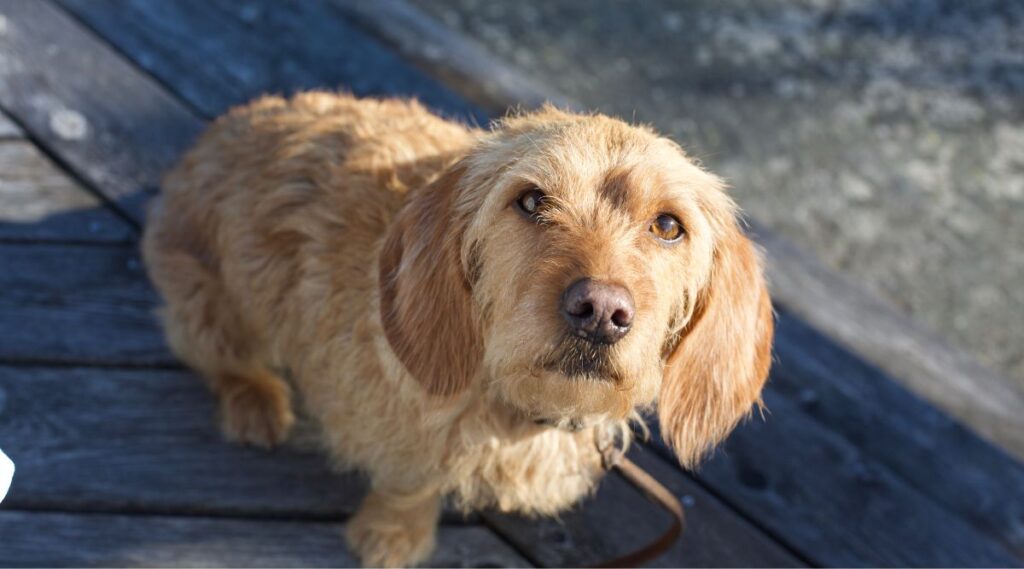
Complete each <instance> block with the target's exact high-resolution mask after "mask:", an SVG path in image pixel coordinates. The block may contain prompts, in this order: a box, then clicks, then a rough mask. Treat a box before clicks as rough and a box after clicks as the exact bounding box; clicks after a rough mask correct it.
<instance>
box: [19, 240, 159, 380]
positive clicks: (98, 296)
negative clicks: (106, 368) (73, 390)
mask: <svg viewBox="0 0 1024 569" xmlns="http://www.w3.org/2000/svg"><path fill="white" fill-rule="evenodd" d="M156 305H157V296H156V293H155V292H154V291H153V289H152V288H151V287H150V286H149V284H148V282H147V281H146V279H145V274H144V268H143V266H142V261H141V259H140V257H139V252H138V251H137V249H136V247H135V246H129V245H109V246H102V247H97V246H88V245H50V244H31V245H25V244H0V362H9V363H10V362H16V363H65V364H97V365H158V366H176V365H178V363H177V361H176V360H175V358H174V357H173V356H172V355H171V354H170V352H169V351H168V349H167V347H166V345H165V343H164V339H163V333H162V331H161V330H160V328H159V326H158V322H157V319H156V315H155V314H154V309H155V307H156Z"/></svg>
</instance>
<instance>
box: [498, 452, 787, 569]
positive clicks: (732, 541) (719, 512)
mask: <svg viewBox="0 0 1024 569" xmlns="http://www.w3.org/2000/svg"><path fill="white" fill-rule="evenodd" d="M630 457H631V458H632V459H633V460H634V461H635V462H636V463H637V464H638V465H639V466H640V467H641V468H643V469H645V470H647V472H648V473H650V474H651V475H653V476H654V477H656V478H657V479H658V480H659V481H660V482H661V483H662V484H664V485H665V487H666V488H668V489H669V490H670V491H672V492H673V493H674V494H675V495H676V497H677V498H679V500H680V502H681V503H682V504H683V505H684V508H685V510H686V521H687V529H686V531H685V532H684V533H683V536H682V538H681V539H679V540H678V541H676V542H675V544H673V546H672V547H671V548H669V550H668V551H666V552H665V553H664V554H662V555H661V556H660V557H658V558H657V559H655V560H653V561H652V562H651V563H650V564H649V566H651V567H795V566H802V563H801V561H800V560H799V559H797V558H796V557H794V556H793V555H792V554H791V553H789V552H787V551H786V550H784V549H783V548H782V547H780V546H779V545H778V544H777V543H775V542H773V541H772V540H771V539H769V538H767V537H765V535H764V534H763V533H762V532H761V531H760V530H758V529H757V528H754V527H752V526H751V525H750V524H749V523H747V522H745V521H743V520H742V519H740V518H739V517H737V516H736V513H735V512H733V511H732V510H731V509H729V508H728V507H726V506H724V505H722V503H721V502H719V501H718V500H717V499H716V498H714V497H713V496H712V495H711V494H709V493H708V492H707V491H706V490H704V489H703V488H702V487H700V486H699V485H698V484H696V483H695V482H694V481H693V480H691V479H690V478H689V477H687V476H685V475H684V474H683V473H682V472H680V470H679V469H678V468H677V467H675V466H673V465H670V464H669V463H667V462H665V460H664V459H662V458H661V457H659V456H657V455H656V454H655V453H654V452H653V451H650V450H648V449H644V448H642V447H634V449H632V450H631V451H630ZM645 500H646V499H645V498H644V497H643V495H641V494H640V492H639V491H637V490H636V489H635V488H633V486H632V485H630V484H629V483H628V482H626V481H625V480H624V479H623V478H622V477H621V476H619V475H618V474H611V475H609V476H608V477H607V478H605V480H604V481H603V482H602V483H601V486H600V487H599V488H598V491H597V494H596V495H595V496H593V497H592V498H589V499H587V500H586V501H584V502H582V503H581V504H579V505H578V506H577V507H575V508H573V509H572V510H571V511H569V512H566V513H563V514H561V515H560V516H559V517H558V518H557V519H553V518H541V519H536V520H533V521H532V522H530V523H523V520H522V519H520V518H517V517H514V516H509V515H504V514H499V513H494V512H487V513H484V514H483V516H482V517H483V518H484V520H485V521H486V522H487V523H488V525H490V526H491V527H492V528H494V529H496V530H497V531H498V532H499V533H500V534H501V535H503V536H504V537H505V539H506V540H508V541H509V542H510V543H512V544H513V545H515V546H516V548H517V549H519V550H520V551H523V552H524V553H525V554H526V555H528V556H530V558H531V560H532V561H533V562H535V563H537V564H539V565H542V566H544V567H579V566H590V565H596V564H598V563H601V562H602V561H607V560H609V559H614V558H616V557H619V556H622V555H625V554H627V553H630V552H632V551H636V550H637V549H639V548H640V547H642V546H644V545H646V544H648V543H650V542H652V541H654V540H655V539H657V538H658V537H659V536H660V535H662V533H664V532H665V530H666V529H667V528H668V527H669V525H670V522H671V516H670V515H669V514H668V513H667V512H665V511H664V510H662V509H660V508H658V507H651V506H647V504H645V503H644V502H645ZM638 505H641V506H647V507H638Z"/></svg>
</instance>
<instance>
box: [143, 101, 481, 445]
mask: <svg viewBox="0 0 1024 569" xmlns="http://www.w3.org/2000/svg"><path fill="white" fill-rule="evenodd" d="M473 136H474V134H473V132H472V131H469V130H468V129H465V128H463V127H461V126H459V125H457V124H454V123H450V122H446V121H444V120H442V119H440V118H438V117H436V116H435V115H432V114H430V113H429V112H427V111H426V110H425V109H424V108H423V107H421V106H420V105H419V104H417V103H415V102H409V101H404V100H402V101H399V100H384V101H380V100H357V99H355V98H353V97H351V96H347V95H336V94H329V93H306V94H302V95H298V96H296V97H295V98H293V99H290V100H284V99H281V98H277V97H267V98H263V99H260V100H258V101H256V102H254V103H252V104H249V105H247V106H244V107H240V108H237V109H235V110H233V111H232V112H230V113H229V114H227V115H225V116H224V117H222V118H220V119H219V120H217V121H216V122H215V123H214V124H213V125H212V126H211V127H210V128H209V129H208V130H207V132H206V133H205V134H204V135H203V136H202V137H201V139H200V140H199V142H198V143H197V144H196V146H195V148H194V149H193V150H191V151H190V152H189V153H188V154H187V155H186V156H185V158H184V159H183V160H182V162H181V163H180V164H179V165H178V166H177V167H176V168H175V169H174V170H173V171H171V172H170V173H169V174H168V175H167V177H166V179H165V181H164V187H163V193H162V196H161V198H160V199H159V200H158V201H157V202H156V203H154V205H153V207H152V209H151V210H150V215H149V219H148V223H147V227H146V233H145V237H144V243H143V249H144V255H145V259H146V264H147V266H148V269H149V274H150V277H151V278H152V280H153V282H154V284H155V285H156V287H157V289H158V290H159V291H160V293H161V295H162V296H163V298H164V300H165V303H166V308H165V310H164V324H165V328H166V333H167V337H168V341H169V343H170V345H171V347H172V349H173V350H174V352H175V353H176V354H177V355H178V356H179V357H181V358H182V359H183V360H184V361H185V362H187V363H188V364H189V365H190V366H192V367H193V368H195V369H196V370H198V371H199V372H200V373H201V374H202V375H203V376H205V377H206V379H207V380H209V381H210V383H211V385H212V387H213V388H214V390H215V391H217V392H218V393H219V394H220V395H221V397H220V399H221V402H222V404H221V415H222V425H223V428H224V430H225V432H226V434H227V435H228V436H229V437H231V438H234V439H238V440H241V441H243V442H248V443H254V444H259V445H272V444H275V443H277V442H280V441H281V440H282V439H283V438H284V436H285V435H286V433H287V430H288V427H289V426H290V424H291V422H292V415H291V410H290V402H289V396H288V388H287V387H286V385H285V384H284V383H283V382H282V381H281V380H280V379H279V378H277V377H276V376H275V375H274V373H273V372H272V371H271V370H272V369H274V368H279V367H285V366H287V365H289V362H288V361H287V360H288V359H289V358H290V357H291V356H290V355H289V354H292V355H294V352H295V351H297V350H299V349H308V348H310V347H311V346H310V345H309V344H311V343H313V339H312V336H314V335H315V334H316V330H315V328H316V327H317V326H318V325H326V326H331V327H336V328H337V329H335V330H332V332H331V333H332V334H334V335H336V336H337V335H345V334H346V333H347V332H349V330H346V329H345V328H346V326H349V325H351V324H352V323H353V322H355V321H357V320H358V319H359V318H358V314H354V313H351V312H348V313H333V314H332V313H330V312H331V311H332V310H333V311H335V312H337V311H353V310H362V311H365V310H366V309H367V306H366V303H365V299H366V298H369V296H370V295H369V294H368V292H369V290H370V289H371V288H372V287H373V286H374V277H373V274H372V267H373V266H374V264H375V255H376V251H377V248H378V243H379V241H380V240H381V238H382V236H383V235H384V233H385V231H386V229H387V227H388V224H389V222H390V220H391V218H392V216H393V214H394V213H395V212H396V211H397V210H398V208H399V207H400V206H401V203H402V201H403V198H404V194H405V192H406V190H407V189H408V188H410V187H416V186H418V185H421V184H423V183H425V182H427V181H429V180H430V179H431V178H432V177H434V176H436V175H437V174H438V173H439V172H440V171H441V170H442V169H443V168H444V167H445V166H446V165H447V164H448V163H449V162H450V161H451V160H452V158H453V157H455V155H456V154H460V153H462V152H464V149H465V147H466V146H467V145H468V144H470V143H471V140H472V138H473ZM337 295H341V296H344V297H347V298H348V299H349V302H346V301H345V299H344V298H337ZM328 296H334V298H327V297H328ZM318 310H319V311H324V312H326V314H324V313H323V312H321V313H317V312H316V311H318ZM314 316H315V317H316V318H313V317H314ZM318 322H319V323H318ZM232 402H236V403H237V404H233V403H232Z"/></svg>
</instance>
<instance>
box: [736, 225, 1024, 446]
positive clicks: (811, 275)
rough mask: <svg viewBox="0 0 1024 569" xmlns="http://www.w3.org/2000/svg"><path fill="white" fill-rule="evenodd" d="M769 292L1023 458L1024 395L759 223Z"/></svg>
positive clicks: (812, 322)
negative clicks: (769, 283)
mask: <svg viewBox="0 0 1024 569" xmlns="http://www.w3.org/2000/svg"><path fill="white" fill-rule="evenodd" d="M754 232H755V234H756V236H757V239H758V241H759V242H760V243H761V245H762V246H764V247H765V250H766V252H767V256H768V264H767V266H768V277H769V280H770V281H771V283H772V286H771V288H772V294H773V296H774V298H775V299H776V301H777V302H779V303H780V304H782V305H784V306H785V307H786V308H787V309H789V310H790V311H791V312H792V313H793V314H794V315H795V316H798V317H799V318H801V319H802V320H804V321H806V322H807V323H808V324H810V325H811V326H814V327H815V328H817V329H818V330H820V331H822V332H823V333H825V334H827V335H828V336H829V337H830V338H832V339H833V341H836V342H839V343H841V344H843V345H845V346H848V347H849V349H851V350H852V351H853V352H855V353H856V354H857V355H858V356H859V357H861V358H863V359H865V360H867V361H869V362H871V363H873V364H874V365H876V366H878V367H879V368H881V369H882V370H884V371H885V372H886V373H887V374H888V375H889V377H891V378H892V379H894V380H896V381H898V382H900V383H902V384H903V385H905V386H906V387H907V388H909V389H910V390H912V391H914V392H915V393H917V394H918V395H920V396H921V397H923V398H925V399H926V400H928V401H930V402H931V403H932V404H934V405H937V406H939V407H940V408H942V409H944V410H945V411H946V412H948V413H949V414H951V415H953V416H954V417H956V418H957V419H959V420H960V421H963V422H964V423H965V424H967V425H969V426H970V427H971V428H972V429H973V430H975V431H976V432H977V433H979V434H981V435H982V436H984V437H986V438H987V439H989V440H990V441H992V442H994V443H996V444H998V445H1000V446H1002V447H1003V448H1005V449H1006V450H1008V451H1009V452H1011V453H1013V454H1015V455H1016V456H1017V457H1018V458H1021V459H1024V393H1022V392H1021V391H1020V390H1019V389H1017V388H1015V387H1014V386H1013V383H1012V382H1011V381H1010V380H1008V379H1007V378H1004V377H1000V376H999V375H998V374H996V373H995V372H992V371H991V370H989V369H986V368H985V367H983V366H982V365H980V364H979V363H978V362H977V361H976V360H974V359H973V358H972V357H971V356H969V355H968V354H966V353H965V352H963V351H962V350H960V349H958V348H955V347H953V346H950V345H949V344H947V343H945V342H943V341H941V340H938V339H937V338H936V337H935V336H934V335H933V334H931V333H930V332H928V331H926V330H924V329H922V328H921V327H920V326H918V325H917V324H916V323H914V322H913V321H911V320H910V318H908V317H906V316H904V315H902V314H900V313H899V312H897V311H896V310H895V309H894V308H892V307H891V306H889V305H888V304H886V303H885V302H884V301H882V300H881V299H879V298H877V297H876V296H874V295H871V294H869V293H868V292H867V291H865V290H864V289H863V288H862V287H860V286H859V285H857V284H856V283H854V282H851V281H849V280H848V279H846V278H844V277H842V276H840V275H839V274H837V273H836V272H835V271H833V270H831V269H829V268H827V267H825V266H824V265H823V264H822V263H821V262H820V261H818V260H817V259H815V258H813V257H812V256H811V255H809V254H807V253H806V252H803V251H800V250H799V249H798V248H797V247H796V246H794V245H792V244H790V243H788V242H786V241H784V240H783V239H781V238H780V237H778V236H776V235H774V234H772V233H770V232H768V231H766V230H765V229H763V228H761V227H760V226H757V225H756V224H755V225H754Z"/></svg>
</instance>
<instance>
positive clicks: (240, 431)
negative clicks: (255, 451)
mask: <svg viewBox="0 0 1024 569" xmlns="http://www.w3.org/2000/svg"><path fill="white" fill-rule="evenodd" d="M220 421H221V431H223V433H224V436H225V437H226V438H227V439H228V440H230V441H235V442H240V443H243V444H251V445H255V446H260V447H264V448H270V447H273V446H275V445H277V444H280V443H282V442H284V440H285V439H286V438H287V437H288V431H289V430H290V429H291V426H292V424H293V423H294V422H295V416H294V414H293V413H292V409H291V401H290V399H289V397H288V394H287V391H284V390H282V389H280V388H279V387H278V386H276V385H273V384H271V385H262V384H241V385H236V386H232V388H231V389H229V390H225V391H224V392H222V393H221V397H220Z"/></svg>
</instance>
